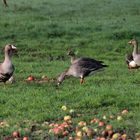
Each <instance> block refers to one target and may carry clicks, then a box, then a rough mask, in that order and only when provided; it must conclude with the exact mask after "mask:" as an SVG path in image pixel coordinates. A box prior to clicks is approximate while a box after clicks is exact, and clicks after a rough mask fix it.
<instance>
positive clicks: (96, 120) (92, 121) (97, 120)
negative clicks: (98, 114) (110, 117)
mask: <svg viewBox="0 0 140 140" xmlns="http://www.w3.org/2000/svg"><path fill="white" fill-rule="evenodd" d="M98 122H99V119H97V118H94V119H92V120H91V121H90V123H98Z"/></svg>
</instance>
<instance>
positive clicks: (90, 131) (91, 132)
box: [87, 128, 94, 137]
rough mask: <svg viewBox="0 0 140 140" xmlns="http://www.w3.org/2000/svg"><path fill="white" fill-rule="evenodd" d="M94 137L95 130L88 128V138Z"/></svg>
mask: <svg viewBox="0 0 140 140" xmlns="http://www.w3.org/2000/svg"><path fill="white" fill-rule="evenodd" d="M93 135H94V131H93V129H92V128H88V130H87V136H89V137H91V136H93Z"/></svg>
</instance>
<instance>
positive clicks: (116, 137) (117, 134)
mask: <svg viewBox="0 0 140 140" xmlns="http://www.w3.org/2000/svg"><path fill="white" fill-rule="evenodd" d="M119 137H120V134H119V133H115V134H113V136H112V138H113V139H114V140H118V139H119Z"/></svg>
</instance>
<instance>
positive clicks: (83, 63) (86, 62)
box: [57, 58, 107, 85]
mask: <svg viewBox="0 0 140 140" xmlns="http://www.w3.org/2000/svg"><path fill="white" fill-rule="evenodd" d="M104 67H107V65H104V64H103V62H102V61H97V60H95V59H91V58H79V59H77V60H76V62H74V63H73V64H72V65H71V66H70V67H69V69H67V70H65V71H64V72H63V73H62V74H60V76H59V77H58V79H57V83H58V85H60V84H61V83H62V82H63V80H64V79H65V78H66V77H69V76H73V77H79V78H80V83H81V84H82V83H83V82H84V78H85V77H86V76H88V75H89V74H91V73H95V72H96V71H99V70H101V69H103V68H104Z"/></svg>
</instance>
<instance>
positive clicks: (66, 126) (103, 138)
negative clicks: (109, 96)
mask: <svg viewBox="0 0 140 140" xmlns="http://www.w3.org/2000/svg"><path fill="white" fill-rule="evenodd" d="M61 111H64V112H65V113H66V115H65V116H64V117H63V118H62V119H61V120H60V119H59V120H57V121H50V122H43V123H42V124H41V125H40V126H43V128H45V130H44V129H43V128H42V130H41V127H40V128H39V130H38V129H37V128H35V126H32V128H31V129H30V132H29V135H28V134H26V135H22V134H20V132H19V131H14V132H13V133H12V136H11V137H12V138H14V139H16V140H29V139H30V137H32V136H33V134H40V135H41V136H42V135H46V136H47V137H41V138H40V139H52V138H56V139H59V138H60V139H63V138H64V139H68V140H84V139H88V140H132V139H134V138H130V137H129V135H128V134H127V132H126V131H125V130H116V129H115V127H114V126H113V125H112V124H111V121H110V120H116V122H117V123H121V122H122V121H123V120H124V119H125V117H126V116H127V114H129V111H128V110H127V109H125V110H123V111H122V112H120V113H118V114H117V115H110V116H106V115H103V117H102V118H99V117H97V116H96V117H95V116H93V118H91V119H90V120H86V121H85V120H80V121H77V119H78V120H79V118H80V117H79V116H78V114H77V113H76V111H75V110H74V109H70V110H69V109H68V108H67V107H66V106H62V107H61ZM78 117H79V118H78ZM37 126H38V124H37ZM34 139H35V138H34ZM135 139H136V140H140V133H136V134H135ZM4 140H8V139H4Z"/></svg>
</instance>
